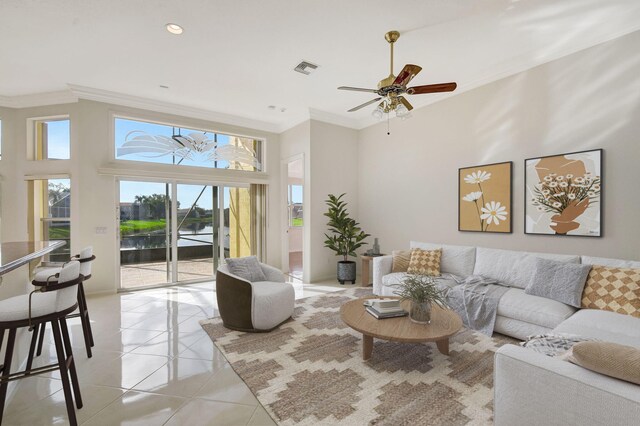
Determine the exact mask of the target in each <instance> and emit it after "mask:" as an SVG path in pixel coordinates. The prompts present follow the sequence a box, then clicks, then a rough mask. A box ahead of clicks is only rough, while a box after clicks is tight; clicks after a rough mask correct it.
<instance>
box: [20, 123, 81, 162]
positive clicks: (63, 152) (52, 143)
mask: <svg viewBox="0 0 640 426" xmlns="http://www.w3.org/2000/svg"><path fill="white" fill-rule="evenodd" d="M32 123H33V141H34V143H33V150H32V151H30V152H29V155H28V157H29V159H30V160H68V159H69V158H71V156H70V152H71V149H70V147H71V144H70V137H69V119H68V118H51V119H35V120H32Z"/></svg>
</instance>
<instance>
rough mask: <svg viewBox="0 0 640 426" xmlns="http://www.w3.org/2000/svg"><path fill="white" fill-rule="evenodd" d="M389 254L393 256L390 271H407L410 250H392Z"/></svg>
mask: <svg viewBox="0 0 640 426" xmlns="http://www.w3.org/2000/svg"><path fill="white" fill-rule="evenodd" d="M391 255H392V256H393V263H392V266H391V272H407V269H408V268H409V262H410V261H411V250H394V251H392V252H391Z"/></svg>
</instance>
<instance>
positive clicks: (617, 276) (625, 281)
mask: <svg viewBox="0 0 640 426" xmlns="http://www.w3.org/2000/svg"><path fill="white" fill-rule="evenodd" d="M582 307H583V308H589V309H602V310H605V311H613V312H618V313H619V314H626V315H631V316H634V317H638V318H640V269H632V268H617V267H608V266H593V267H592V268H591V272H590V273H589V279H588V280H587V285H586V286H585V288H584V294H583V295H582Z"/></svg>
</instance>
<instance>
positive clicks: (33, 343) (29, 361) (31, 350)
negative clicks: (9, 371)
mask: <svg viewBox="0 0 640 426" xmlns="http://www.w3.org/2000/svg"><path fill="white" fill-rule="evenodd" d="M39 331H40V324H36V325H34V326H33V331H32V334H31V345H29V356H28V358H27V368H26V371H31V367H32V366H33V354H34V352H35V351H36V343H37V342H38V332H39Z"/></svg>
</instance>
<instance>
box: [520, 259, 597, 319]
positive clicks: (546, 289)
mask: <svg viewBox="0 0 640 426" xmlns="http://www.w3.org/2000/svg"><path fill="white" fill-rule="evenodd" d="M535 265H536V270H535V273H534V274H533V278H532V279H531V281H530V282H529V284H528V285H527V288H525V289H524V291H525V293H527V294H531V295H534V296H540V297H546V298H547V299H553V300H556V301H558V302H562V303H564V304H567V305H570V306H573V307H575V308H579V307H580V302H581V300H582V291H583V290H584V285H585V283H586V281H587V275H589V271H590V270H591V265H580V264H575V263H567V262H557V261H555V260H550V259H542V258H539V257H537V258H536V262H535Z"/></svg>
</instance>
